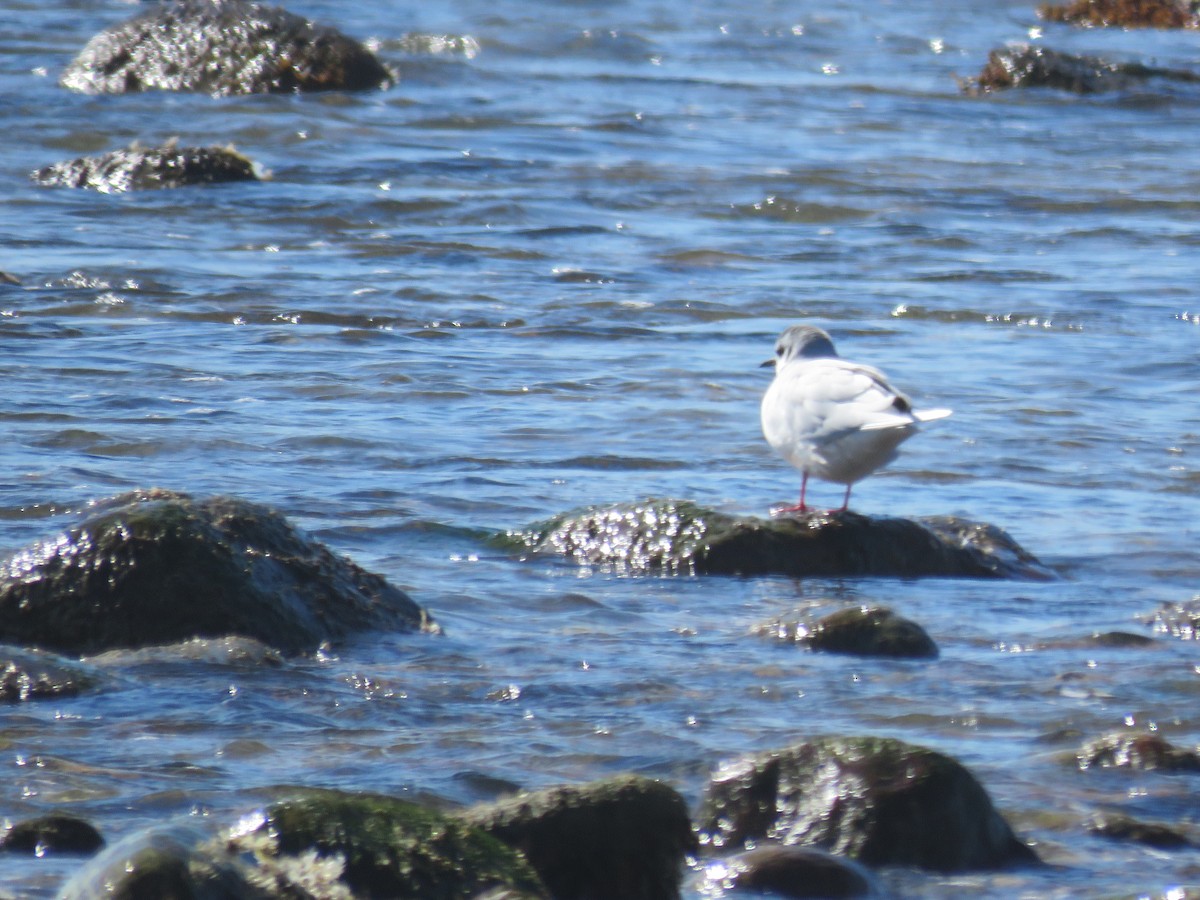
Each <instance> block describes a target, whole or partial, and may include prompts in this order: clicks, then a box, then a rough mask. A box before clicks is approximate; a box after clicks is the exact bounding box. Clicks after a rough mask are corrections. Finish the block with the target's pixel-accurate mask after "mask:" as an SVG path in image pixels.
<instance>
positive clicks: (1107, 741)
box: [1076, 734, 1200, 772]
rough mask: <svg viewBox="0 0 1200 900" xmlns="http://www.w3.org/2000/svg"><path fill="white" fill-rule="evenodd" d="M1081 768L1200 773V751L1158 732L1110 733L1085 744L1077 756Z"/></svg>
mask: <svg viewBox="0 0 1200 900" xmlns="http://www.w3.org/2000/svg"><path fill="white" fill-rule="evenodd" d="M1076 758H1077V760H1078V762H1079V768H1081V769H1091V768H1094V767H1096V766H1099V767H1100V768H1102V769H1109V768H1129V769H1139V770H1146V769H1156V770H1158V771H1161V772H1200V754H1198V753H1196V752H1195V751H1192V750H1184V749H1181V748H1179V747H1176V746H1175V745H1174V744H1172V743H1170V742H1169V741H1167V740H1166V739H1165V738H1162V737H1159V736H1158V735H1157V734H1109V735H1105V736H1104V737H1101V738H1097V739H1096V740H1094V741H1090V742H1088V743H1087V744H1084V746H1083V747H1082V748H1080V750H1079V753H1078V754H1077V755H1076Z"/></svg>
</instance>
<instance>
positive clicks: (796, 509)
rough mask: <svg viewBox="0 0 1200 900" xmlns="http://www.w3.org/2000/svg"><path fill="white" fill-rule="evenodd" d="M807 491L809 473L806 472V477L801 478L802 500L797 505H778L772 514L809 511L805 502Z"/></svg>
mask: <svg viewBox="0 0 1200 900" xmlns="http://www.w3.org/2000/svg"><path fill="white" fill-rule="evenodd" d="M807 491H808V473H807V472H805V473H804V477H803V478H801V479H800V502H799V503H798V504H797V505H796V506H783V507H776V508H775V509H774V510H773V511H772V513H771V514H772V515H778V514H779V513H794V512H798V513H802V512H808V506H806V505H805V503H804V495H805V493H806V492H807Z"/></svg>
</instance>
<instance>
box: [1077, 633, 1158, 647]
mask: <svg viewBox="0 0 1200 900" xmlns="http://www.w3.org/2000/svg"><path fill="white" fill-rule="evenodd" d="M1087 643H1089V644H1091V645H1092V646H1093V647H1105V648H1108V649H1112V650H1129V649H1140V648H1143V647H1155V646H1157V645H1158V641H1156V640H1155V639H1154V638H1152V637H1147V636H1146V635H1144V634H1132V633H1131V632H1128V631H1103V632H1101V631H1098V632H1095V633H1093V634H1092V635H1091V637H1089V638H1088V639H1087Z"/></svg>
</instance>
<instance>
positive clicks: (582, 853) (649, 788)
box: [461, 776, 695, 900]
mask: <svg viewBox="0 0 1200 900" xmlns="http://www.w3.org/2000/svg"><path fill="white" fill-rule="evenodd" d="M461 818H462V819H463V821H465V822H467V823H469V824H471V825H474V826H477V827H479V828H482V829H483V830H485V831H487V832H488V833H489V834H492V835H494V836H495V837H497V838H499V839H500V840H502V841H504V842H505V843H506V844H509V845H510V846H512V847H515V848H517V849H518V850H520V851H521V852H522V853H523V854H524V856H525V858H526V859H528V860H529V862H530V863H531V864H532V865H533V867H534V868H535V869H536V870H537V873H538V875H539V876H541V879H542V882H543V883H544V884H545V885H546V887H547V888H548V889H549V891H550V895H551V896H553V897H554V898H555V900H592V898H596V900H599V898H610V897H613V898H615V897H620V898H621V900H670V898H673V897H678V896H679V885H680V880H681V873H682V869H683V863H684V857H685V855H686V854H687V853H689V852H691V851H692V850H694V848H695V837H694V835H693V834H692V828H691V823H690V821H689V819H688V811H687V804H686V803H685V802H684V800H683V798H682V797H681V796H679V794H678V793H677V792H676V791H675V790H673V789H672V788H670V787H668V786H667V785H665V784H662V783H660V782H657V781H652V780H650V779H648V778H639V777H636V776H624V777H619V778H613V779H610V780H606V781H599V782H596V783H594V784H588V785H583V786H581V787H561V788H552V789H549V790H544V791H537V792H534V793H527V794H520V795H518V796H516V797H511V798H507V799H504V800H500V801H498V802H497V803H494V804H491V805H488V806H481V807H475V808H473V809H471V810H468V811H466V812H465V813H463V814H462V815H461Z"/></svg>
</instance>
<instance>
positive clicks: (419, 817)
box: [230, 790, 548, 900]
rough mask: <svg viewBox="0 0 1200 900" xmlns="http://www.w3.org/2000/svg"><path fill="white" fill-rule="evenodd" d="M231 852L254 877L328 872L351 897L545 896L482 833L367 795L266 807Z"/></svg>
mask: <svg viewBox="0 0 1200 900" xmlns="http://www.w3.org/2000/svg"><path fill="white" fill-rule="evenodd" d="M230 849H231V850H232V851H234V852H237V853H250V854H252V855H253V856H254V858H255V859H256V861H257V864H258V866H259V867H260V870H261V873H260V875H259V876H256V877H255V880H263V879H264V878H265V879H266V881H267V882H268V883H273V884H275V885H276V886H278V887H282V886H284V885H286V884H287V882H288V881H289V880H290V879H293V878H295V877H296V875H297V873H300V872H304V874H303V878H304V879H306V880H310V879H312V878H314V877H316V878H320V877H326V878H329V877H330V876H334V877H333V878H332V880H333V881H336V882H337V884H340V885H342V886H343V887H344V889H346V890H349V891H350V896H352V897H354V898H381V900H382V898H393V900H409V898H411V900H468V898H471V897H475V896H477V895H479V894H481V893H483V892H484V891H488V890H492V889H495V888H506V889H510V890H513V891H516V892H519V893H520V894H522V895H523V896H528V897H547V896H548V895H547V894H546V892H545V890H544V888H543V887H542V884H541V882H540V881H539V879H538V877H537V875H536V873H535V872H534V870H533V869H532V868H531V867H530V865H529V863H528V862H526V861H525V859H524V858H522V856H521V855H520V854H519V853H517V852H516V851H514V850H513V849H512V848H510V847H509V846H507V845H506V844H504V843H503V842H502V841H500V840H497V839H496V838H495V837H492V836H491V835H489V834H487V833H486V832H485V831H484V830H482V829H479V828H474V827H471V826H470V825H468V824H466V823H465V822H463V821H461V820H458V819H454V818H451V817H447V816H444V815H442V814H441V813H438V812H435V811H433V810H430V809H426V808H424V807H421V806H417V805H416V804H413V803H409V802H407V801H405V800H399V799H396V798H393V797H385V796H381V795H375V794H345V793H341V792H338V791H325V790H312V791H306V792H304V793H302V794H301V795H299V796H297V797H296V798H294V799H289V800H283V801H280V802H278V803H274V804H272V805H271V806H269V807H268V808H267V809H266V810H265V811H264V814H263V818H262V821H261V824H259V826H258V827H257V828H254V829H252V830H249V831H245V832H243V833H239V834H237V835H235V836H234V837H233V838H232V839H231V840H230ZM322 860H325V861H329V862H330V865H327V866H324V867H322V866H321V865H320V861H322ZM305 861H307V862H308V865H307V866H305ZM322 869H323V870H324V873H325V874H324V876H322V875H320V872H321V871H322ZM279 896H292V895H291V894H289V893H286V892H284V891H281V893H280V894H279Z"/></svg>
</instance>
